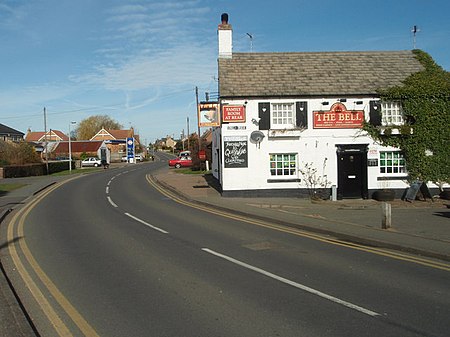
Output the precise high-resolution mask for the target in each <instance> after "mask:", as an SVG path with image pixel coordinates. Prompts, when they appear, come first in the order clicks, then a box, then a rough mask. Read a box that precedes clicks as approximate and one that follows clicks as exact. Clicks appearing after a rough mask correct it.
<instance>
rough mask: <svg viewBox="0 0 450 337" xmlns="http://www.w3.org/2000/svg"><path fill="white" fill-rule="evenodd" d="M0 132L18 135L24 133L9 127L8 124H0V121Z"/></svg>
mask: <svg viewBox="0 0 450 337" xmlns="http://www.w3.org/2000/svg"><path fill="white" fill-rule="evenodd" d="M0 134H1V135H19V136H20V135H21V136H23V135H24V133H23V132H20V131H17V130H15V129H13V128H10V127H9V126H6V125H4V124H1V123H0Z"/></svg>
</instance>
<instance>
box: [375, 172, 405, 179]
mask: <svg viewBox="0 0 450 337" xmlns="http://www.w3.org/2000/svg"><path fill="white" fill-rule="evenodd" d="M392 174H393V175H392V176H382V177H377V181H383V180H405V179H408V175H407V174H404V173H392ZM394 174H398V175H394Z"/></svg>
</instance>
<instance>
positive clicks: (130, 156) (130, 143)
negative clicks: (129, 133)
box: [127, 138, 134, 161]
mask: <svg viewBox="0 0 450 337" xmlns="http://www.w3.org/2000/svg"><path fill="white" fill-rule="evenodd" d="M127 159H128V161H130V159H134V138H127Z"/></svg>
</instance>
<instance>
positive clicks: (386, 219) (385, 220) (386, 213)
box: [381, 202, 392, 229]
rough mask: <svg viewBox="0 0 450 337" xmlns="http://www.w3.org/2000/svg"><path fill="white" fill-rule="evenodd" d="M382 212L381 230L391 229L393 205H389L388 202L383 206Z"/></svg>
mask: <svg viewBox="0 0 450 337" xmlns="http://www.w3.org/2000/svg"><path fill="white" fill-rule="evenodd" d="M381 211H382V220H381V228H382V229H389V228H391V224H392V217H391V215H392V212H391V204H389V203H387V202H383V203H382V204H381Z"/></svg>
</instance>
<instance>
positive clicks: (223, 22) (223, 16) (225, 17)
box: [221, 13, 228, 25]
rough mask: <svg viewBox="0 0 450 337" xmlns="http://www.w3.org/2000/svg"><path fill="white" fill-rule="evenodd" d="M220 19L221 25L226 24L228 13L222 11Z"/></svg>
mask: <svg viewBox="0 0 450 337" xmlns="http://www.w3.org/2000/svg"><path fill="white" fill-rule="evenodd" d="M221 19H222V25H228V14H227V13H223V14H222V16H221Z"/></svg>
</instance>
